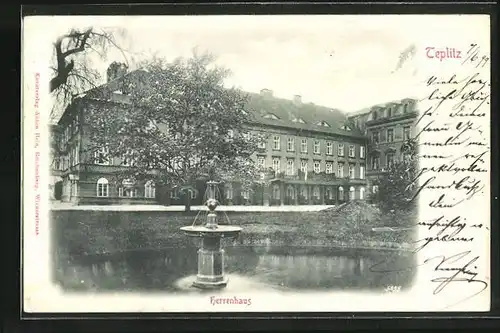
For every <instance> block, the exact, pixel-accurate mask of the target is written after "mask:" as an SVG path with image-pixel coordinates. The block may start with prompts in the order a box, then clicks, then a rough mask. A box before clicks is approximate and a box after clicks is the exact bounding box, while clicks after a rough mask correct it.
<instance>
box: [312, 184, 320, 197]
mask: <svg viewBox="0 0 500 333" xmlns="http://www.w3.org/2000/svg"><path fill="white" fill-rule="evenodd" d="M313 197H315V198H316V199H319V187H318V186H314V188H313Z"/></svg>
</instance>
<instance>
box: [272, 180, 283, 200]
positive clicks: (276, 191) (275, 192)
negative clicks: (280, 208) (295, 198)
mask: <svg viewBox="0 0 500 333" xmlns="http://www.w3.org/2000/svg"><path fill="white" fill-rule="evenodd" d="M280 194H281V193H280V187H279V186H278V185H276V184H275V185H274V186H273V198H274V199H279V198H280Z"/></svg>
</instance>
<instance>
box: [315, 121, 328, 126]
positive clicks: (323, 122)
mask: <svg viewBox="0 0 500 333" xmlns="http://www.w3.org/2000/svg"><path fill="white" fill-rule="evenodd" d="M316 125H317V126H323V127H330V125H329V124H328V123H327V122H326V121H324V120H323V121H318V122H317V123H316Z"/></svg>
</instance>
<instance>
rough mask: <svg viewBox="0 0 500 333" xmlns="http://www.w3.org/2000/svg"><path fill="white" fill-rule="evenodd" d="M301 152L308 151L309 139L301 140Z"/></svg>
mask: <svg viewBox="0 0 500 333" xmlns="http://www.w3.org/2000/svg"><path fill="white" fill-rule="evenodd" d="M300 152H301V153H307V139H302V140H300Z"/></svg>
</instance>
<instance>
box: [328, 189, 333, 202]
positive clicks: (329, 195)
mask: <svg viewBox="0 0 500 333" xmlns="http://www.w3.org/2000/svg"><path fill="white" fill-rule="evenodd" d="M327 191H328V195H327V197H328V199H330V200H331V199H333V190H332V188H330V187H329V188H328V189H327Z"/></svg>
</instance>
